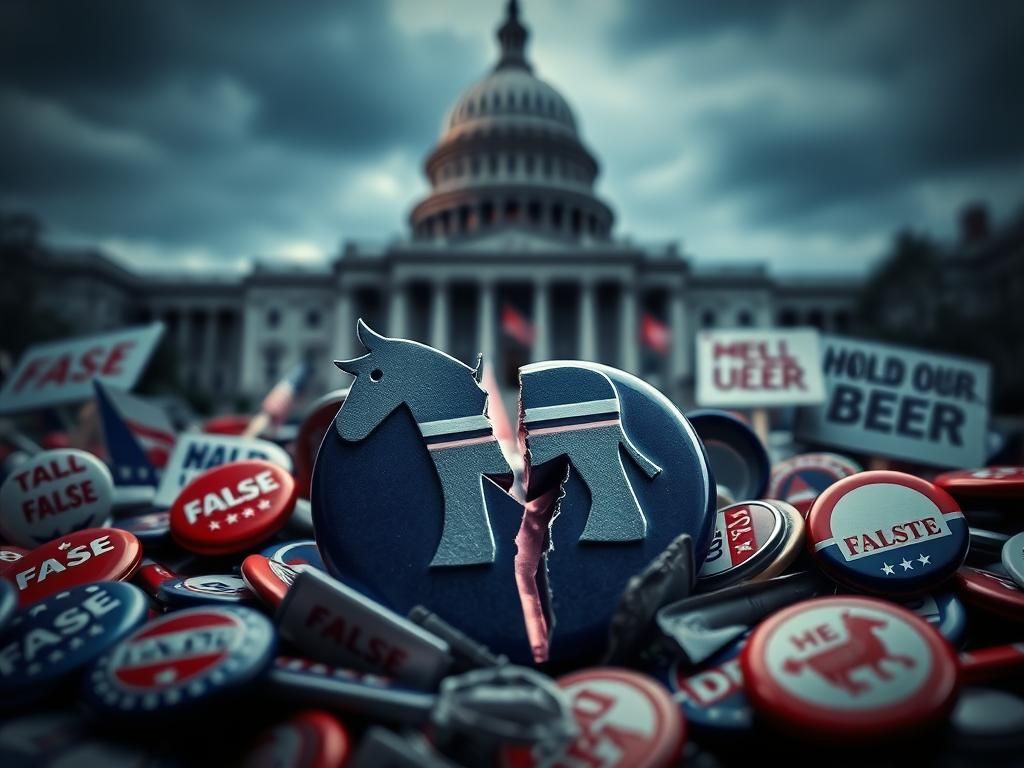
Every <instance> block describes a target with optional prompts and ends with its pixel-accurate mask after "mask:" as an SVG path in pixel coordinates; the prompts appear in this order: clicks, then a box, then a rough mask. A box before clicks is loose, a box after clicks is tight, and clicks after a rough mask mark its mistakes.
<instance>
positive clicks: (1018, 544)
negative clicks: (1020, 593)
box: [1000, 531, 1024, 589]
mask: <svg viewBox="0 0 1024 768" xmlns="http://www.w3.org/2000/svg"><path fill="white" fill-rule="evenodd" d="M1000 561H1001V562H1002V564H1003V568H1005V569H1006V572H1007V573H1008V574H1010V578H1012V579H1013V580H1014V581H1015V582H1016V583H1017V586H1018V587H1020V588H1021V589H1024V531H1021V532H1020V533H1018V534H1017V535H1016V536H1013V537H1011V538H1010V539H1009V540H1008V541H1007V542H1006V543H1005V544H1003V551H1002V555H1001V557H1000Z"/></svg>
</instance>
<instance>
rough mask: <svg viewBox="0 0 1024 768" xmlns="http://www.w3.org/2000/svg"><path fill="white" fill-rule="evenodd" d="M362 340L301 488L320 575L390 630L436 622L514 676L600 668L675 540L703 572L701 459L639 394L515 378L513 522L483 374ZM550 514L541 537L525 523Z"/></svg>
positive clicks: (590, 369) (670, 413) (650, 391)
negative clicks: (561, 667) (420, 611)
mask: <svg viewBox="0 0 1024 768" xmlns="http://www.w3.org/2000/svg"><path fill="white" fill-rule="evenodd" d="M359 337H360V340H361V341H362V343H363V346H364V347H366V349H367V353H366V354H364V355H362V356H360V357H358V358H356V359H353V360H346V361H339V362H338V365H339V367H341V368H342V369H344V370H346V371H348V372H350V373H353V374H355V376H356V379H355V380H354V381H353V383H352V387H351V389H350V391H349V394H348V397H347V398H346V400H345V403H344V405H343V406H342V407H341V409H340V410H339V411H338V414H337V417H336V418H335V420H334V425H333V426H332V428H331V429H330V430H329V431H328V433H327V435H326V436H325V437H324V441H323V443H322V445H321V447H320V451H319V453H318V454H317V459H316V467H315V470H314V473H313V486H312V496H311V501H312V503H313V520H314V522H315V524H316V540H317V544H318V545H319V548H320V553H321V554H322V555H323V559H324V562H325V563H326V565H327V567H328V570H329V571H330V572H331V574H332V575H334V576H337V577H338V578H339V579H341V580H343V581H344V582H345V583H346V584H349V585H351V586H352V587H353V588H355V589H357V590H359V591H360V592H362V593H364V594H367V595H369V596H371V597H373V598H374V599H376V600H378V601H380V602H381V603H383V604H384V605H386V606H387V607H388V608H390V609H392V610H394V611H396V612H398V613H400V614H407V613H408V612H409V611H410V610H411V609H412V608H413V607H414V606H416V605H427V606H430V607H431V609H432V610H436V611H437V613H438V614H440V615H443V616H444V617H445V619H446V620H447V621H449V622H451V623H452V624H453V625H454V626H458V627H472V628H473V633H474V635H475V637H476V638H477V639H478V640H479V641H480V642H482V643H483V644H484V645H486V646H487V647H489V648H491V649H493V650H494V651H495V652H498V653H503V654H505V655H506V656H508V657H509V658H510V659H511V660H513V661H515V662H517V663H530V662H532V661H534V660H535V659H544V658H546V659H548V660H550V661H552V662H555V663H558V662H563V661H568V660H576V659H579V658H580V657H582V656H597V655H598V654H599V653H601V652H602V651H603V650H604V647H605V644H606V641H607V638H608V632H609V625H610V623H611V620H612V616H613V614H614V613H615V609H616V601H617V599H618V597H619V596H620V595H621V594H622V592H623V590H624V589H625V586H626V583H627V582H628V581H629V579H630V578H631V577H632V576H633V575H635V574H636V573H638V572H640V571H641V570H642V569H643V568H644V567H645V566H646V565H647V564H648V563H650V562H651V561H652V560H653V559H654V558H655V557H657V556H658V555H659V554H660V553H661V552H663V551H664V550H665V548H666V547H667V546H668V545H669V544H670V543H671V542H672V541H673V539H675V538H676V536H678V535H679V534H681V533H688V534H690V535H691V536H692V537H693V543H694V551H695V552H696V553H697V557H698V559H700V560H702V559H703V557H704V555H705V553H706V552H707V549H708V546H709V544H710V541H711V535H712V530H713V528H714V510H715V506H714V502H715V494H714V481H713V479H712V477H711V473H710V471H709V467H708V463H707V458H706V455H705V452H704V448H703V446H702V445H701V443H700V440H699V438H698V437H697V435H696V434H695V432H694V430H693V428H692V426H691V425H690V424H689V423H688V422H687V421H686V419H685V418H683V416H682V414H680V413H679V411H678V409H676V408H675V406H674V405H673V404H672V403H671V402H670V401H669V400H668V399H667V398H666V397H665V396H664V395H663V394H661V393H660V392H658V391H657V390H656V389H654V388H653V387H651V386H650V385H649V384H647V383H645V382H643V381H642V380H640V379H638V378H637V377H635V376H632V375H630V374H627V373H625V372H623V371H618V370H615V369H612V368H608V367H606V366H601V365H598V364H594V363H582V362H570V361H556V362H548V363H537V364H535V365H527V366H524V367H523V368H522V369H521V370H520V379H521V381H522V388H521V394H520V397H521V402H520V408H519V411H520V415H521V424H520V434H522V435H523V439H524V442H525V445H526V447H527V450H528V452H529V462H530V466H529V473H528V476H529V485H530V494H529V498H530V502H529V503H528V505H527V507H528V508H527V509H524V505H523V504H522V503H521V501H519V500H518V499H517V498H516V496H514V495H513V494H510V493H508V492H507V491H506V489H507V488H508V487H509V483H510V482H511V480H512V476H513V473H512V467H511V466H510V465H509V463H508V461H507V460H506V459H505V456H504V454H503V452H502V448H501V446H500V444H499V443H498V441H497V439H496V438H495V435H494V430H493V429H492V426H491V423H490V421H489V419H488V417H487V415H486V414H487V413H488V410H487V402H488V394H487V392H486V391H485V390H484V389H483V388H482V387H481V386H480V376H479V373H480V371H479V370H477V371H474V369H473V368H470V367H469V366H467V365H465V364H463V363H461V362H459V361H457V360H455V359H454V358H452V357H450V356H449V355H446V354H444V353H443V352H441V351H438V350H435V349H431V348H429V347H426V346H424V345H422V344H419V343H416V342H412V341H406V340H404V339H392V338H386V337H383V336H380V335H379V334H376V333H374V332H373V331H372V330H370V329H369V328H367V327H366V325H365V324H360V326H359ZM559 494H560V495H559ZM548 496H550V498H551V499H556V498H557V499H558V504H559V507H558V509H559V512H558V515H557V516H556V517H555V518H554V519H553V520H552V519H550V518H551V516H552V512H553V508H552V507H551V506H546V507H543V508H538V505H537V500H538V499H543V498H546V497H548ZM549 522H550V525H548V523H549ZM521 532H522V536H520V533H521ZM546 537H550V538H549V539H548V540H547V541H545V539H546ZM517 538H518V541H517ZM520 544H522V546H520ZM517 558H518V562H517ZM542 560H543V562H541V561H542ZM520 590H522V593H521V592H520ZM549 597H550V600H549V599H548V598H549Z"/></svg>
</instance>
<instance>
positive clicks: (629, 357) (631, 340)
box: [619, 283, 640, 373]
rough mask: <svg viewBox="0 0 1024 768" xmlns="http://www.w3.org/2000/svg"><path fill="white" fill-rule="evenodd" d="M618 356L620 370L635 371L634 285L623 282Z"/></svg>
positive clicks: (620, 302)
mask: <svg viewBox="0 0 1024 768" xmlns="http://www.w3.org/2000/svg"><path fill="white" fill-rule="evenodd" d="M619 297H620V300H619V321H620V325H619V356H620V357H621V359H622V363H621V365H622V370H624V371H628V372H629V373H637V368H638V367H639V366H638V364H637V359H638V357H637V345H638V344H639V343H640V341H639V339H638V334H637V324H636V287H635V286H634V285H633V284H632V283H623V284H622V288H621V289H620V293H619Z"/></svg>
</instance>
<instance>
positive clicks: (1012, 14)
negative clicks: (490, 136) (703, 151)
mask: <svg viewBox="0 0 1024 768" xmlns="http://www.w3.org/2000/svg"><path fill="white" fill-rule="evenodd" d="M627 8H628V13H627V15H626V16H625V17H624V18H623V20H622V23H621V24H620V25H619V26H618V27H617V28H616V29H615V30H614V31H613V41H614V48H615V49H616V50H618V51H619V52H620V53H623V54H626V55H629V56H644V55H651V54H657V53H658V52H664V51H666V50H673V49H684V48H685V47H686V46H687V45H689V44H693V45H697V44H699V45H702V46H705V47H710V46H711V45H712V44H713V43H714V42H715V41H721V42H723V43H724V44H725V45H726V46H727V49H728V50H729V51H730V54H729V56H728V60H726V61H723V60H722V57H719V58H716V57H713V56H709V57H708V58H707V59H706V60H705V62H704V63H705V65H706V67H707V68H706V69H701V70H698V71H697V72H696V73H694V72H684V73H681V75H680V80H681V86H680V87H681V93H682V94H683V97H684V98H685V87H686V85H685V83H686V79H687V78H692V77H705V78H710V79H711V80H712V81H714V80H720V82H721V87H722V88H723V89H728V88H730V87H734V86H735V84H736V80H735V79H734V76H738V77H739V78H740V79H741V80H744V79H753V78H756V77H758V76H759V75H762V76H770V77H772V78H774V79H775V81H776V82H777V83H780V82H781V83H783V84H785V83H786V82H788V83H790V84H792V87H793V88H794V89H801V88H802V89H804V90H805V91H806V92H807V93H813V94H818V95H819V97H820V98H819V99H818V100H817V101H816V103H810V104H808V103H806V102H804V101H799V100H798V102H797V103H796V104H794V103H791V102H787V100H786V99H785V98H776V97H775V94H774V93H773V92H772V91H771V90H766V91H765V92H763V93H761V94H755V95H753V96H751V97H750V98H746V99H740V100H737V101H735V102H734V103H731V104H730V105H729V106H728V107H720V108H713V109H708V110H706V111H705V112H704V113H703V114H702V115H700V116H699V118H698V119H697V120H696V127H697V129H698V130H700V131H702V133H703V135H704V137H705V138H706V140H707V141H708V143H709V144H710V145H711V146H713V147H714V148H715V150H716V151H714V152H713V155H712V159H711V161H710V162H709V165H708V168H707V169H706V172H705V174H704V177H703V178H702V179H701V181H702V183H704V184H706V185H707V190H708V192H709V193H710V194H717V195H730V194H732V195H741V196H743V197H744V198H746V199H747V200H748V201H749V204H750V205H749V211H750V213H751V215H752V216H753V217H754V220H757V221H778V220H779V219H780V217H791V216H808V215H814V214H817V213H821V212H826V213H827V212H828V211H829V210H830V209H832V208H834V207H835V206H846V207H847V213H851V211H850V210H849V206H851V204H857V205H860V211H859V212H860V213H862V214H864V215H863V216H858V215H857V213H858V212H857V211H853V212H852V214H853V216H852V217H850V216H847V217H846V221H847V223H848V224H853V225H855V226H862V225H863V223H864V219H870V218H871V217H872V216H873V215H874V214H875V213H877V211H875V210H873V208H874V206H873V203H875V202H877V201H879V200H886V201H889V200H890V198H891V197H892V196H893V195H896V194H897V193H898V192H899V191H900V190H901V189H902V190H906V189H908V188H910V187H913V186H914V185H915V184H922V183H926V182H928V181H929V180H937V179H948V178H949V177H950V176H953V175H956V174H959V173H971V172H982V171H984V170H986V169H989V168H1002V167H1006V166H1014V165H1017V166H1024V141H1022V135H1024V99H1021V98H1020V80H1019V77H1020V73H1021V72H1024V46H1022V45H1021V37H1020V30H1021V29H1024V4H1021V3H1015V2H1002V3H998V2H992V3H982V4H978V3H973V2H971V3H969V2H960V1H953V2H942V3H934V2H916V3H914V2H901V3H871V4H864V3H849V2H812V3H806V2H778V3H765V2H757V1H756V0H751V1H750V2H722V3H703V2H671V1H668V0H666V1H665V2H648V3H632V4H629V5H628V6H627ZM851 99H862V100H863V103H859V104H851V103H850V100H851ZM904 212H905V211H901V213H904Z"/></svg>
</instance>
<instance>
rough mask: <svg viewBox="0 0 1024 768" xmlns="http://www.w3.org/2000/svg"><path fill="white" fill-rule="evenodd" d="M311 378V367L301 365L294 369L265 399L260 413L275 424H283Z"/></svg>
mask: <svg viewBox="0 0 1024 768" xmlns="http://www.w3.org/2000/svg"><path fill="white" fill-rule="evenodd" d="M308 378H309V366H308V365H306V364H305V363H299V364H298V365H297V366H295V367H294V368H292V369H291V370H290V371H289V372H288V373H287V374H286V375H285V377H284V378H283V379H281V380H280V381H279V382H277V384H275V385H274V388H273V389H272V390H270V391H269V392H268V393H267V396H266V397H264V398H263V404H262V405H261V406H260V412H261V413H265V414H266V415H267V416H269V417H270V419H271V420H272V421H273V422H274V423H275V424H280V423H282V422H283V421H284V420H285V419H287V418H288V414H289V413H291V411H292V406H294V405H295V398H296V396H298V395H299V394H301V393H302V388H303V387H304V386H305V385H306V380H307V379H308Z"/></svg>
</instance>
